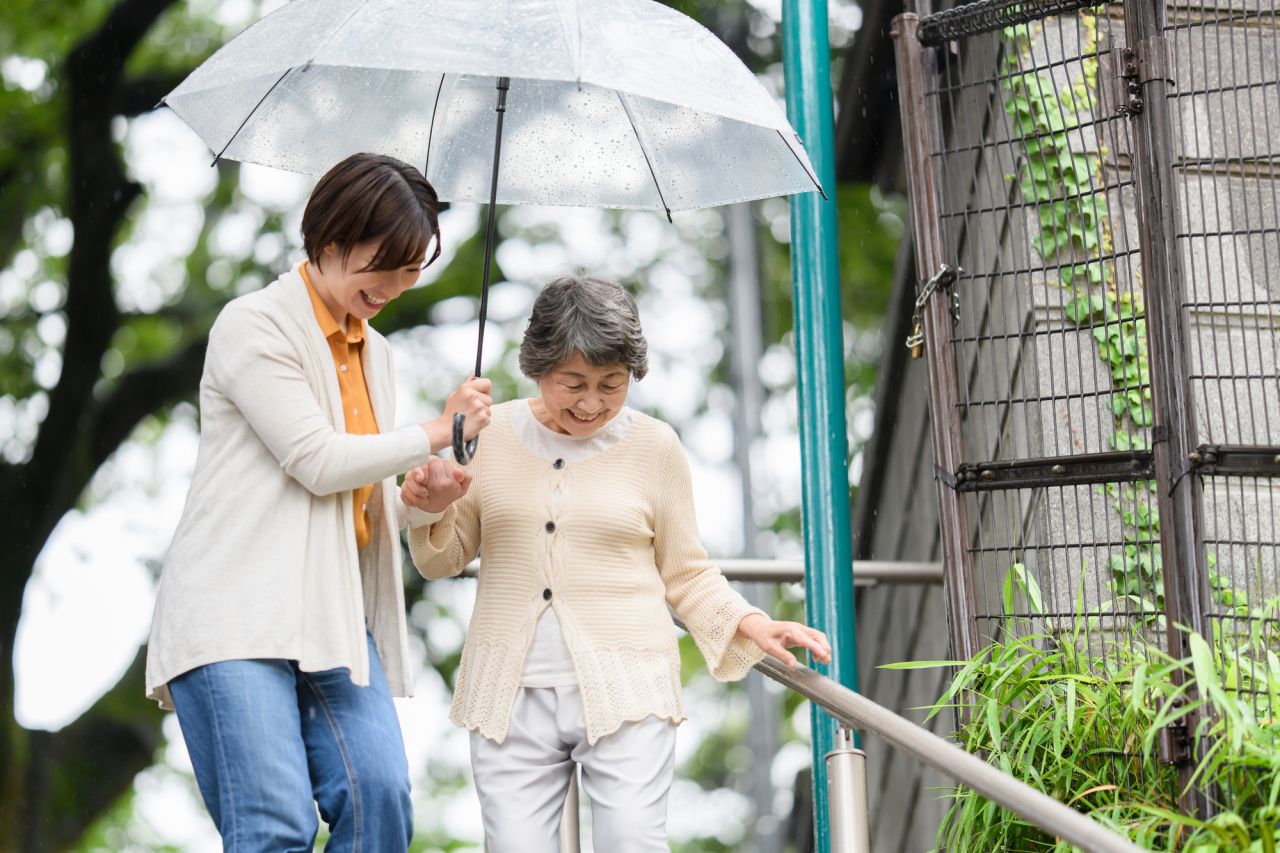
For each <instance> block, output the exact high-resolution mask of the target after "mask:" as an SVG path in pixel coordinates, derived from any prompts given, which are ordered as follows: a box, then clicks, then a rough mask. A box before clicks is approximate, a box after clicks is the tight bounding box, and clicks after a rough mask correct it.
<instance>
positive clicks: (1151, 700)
mask: <svg viewBox="0 0 1280 853" xmlns="http://www.w3.org/2000/svg"><path fill="white" fill-rule="evenodd" d="M1003 589H1004V598H1005V612H1006V614H1008V613H1013V612H1015V611H1017V610H1018V607H1016V605H1017V604H1018V602H1017V601H1016V599H1017V597H1019V596H1020V597H1022V598H1023V599H1025V600H1026V602H1027V604H1028V605H1030V610H1029V611H1022V612H1032V613H1035V612H1037V611H1038V607H1037V605H1036V604H1035V602H1036V600H1037V596H1038V587H1036V585H1035V581H1034V579H1033V578H1032V577H1031V576H1030V575H1029V574H1028V573H1027V572H1026V570H1025V568H1023V567H1022V566H1021V564H1014V566H1013V567H1011V568H1010V570H1009V571H1008V573H1007V574H1006V576H1005V579H1004V586H1003ZM1268 612H1270V611H1268ZM1008 618H1009V619H1012V618H1013V617H1008ZM1097 618H1098V615H1097V614H1086V613H1081V614H1080V615H1079V616H1077V617H1076V619H1075V620H1074V622H1073V624H1072V625H1071V626H1070V627H1069V629H1068V630H1066V631H1061V630H1057V631H1048V630H1022V631H1006V632H1004V633H1003V638H1002V639H1000V640H998V641H997V642H994V643H991V644H990V645H988V646H987V647H986V648H984V649H983V650H982V651H981V652H979V653H978V654H977V655H976V656H975V657H974V658H973V659H972V660H969V661H913V662H909V663H902V664H891V665H889V666H888V667H887V668H889V669H919V668H926V667H953V668H956V670H957V671H956V674H955V676H954V678H953V679H952V681H951V684H950V686H949V687H948V689H947V690H946V692H945V693H944V694H943V695H942V696H941V697H940V698H939V699H938V701H937V702H936V703H934V705H933V706H932V707H931V708H930V709H929V716H930V717H932V716H934V715H936V714H938V713H941V712H943V711H945V710H958V711H960V712H961V717H962V719H964V720H965V721H966V722H965V723H964V724H963V725H962V726H961V728H960V730H959V731H958V732H957V733H956V738H957V740H958V741H959V742H960V745H961V746H963V747H964V748H965V749H966V750H968V751H970V752H973V753H976V754H980V755H983V756H985V757H986V759H987V761H988V762H989V763H991V764H993V765H995V766H997V767H999V768H1000V769H1001V770H1003V771H1004V772H1006V773H1009V774H1011V775H1013V776H1015V777H1016V778H1018V779H1020V780H1022V781H1024V782H1026V783H1028V784H1030V785H1032V786H1034V787H1036V788H1038V789H1040V790H1042V791H1044V792H1045V793H1047V794H1049V795H1050V796H1052V797H1054V798H1055V799H1058V800H1060V801H1062V802H1064V803H1066V804H1068V805H1070V806H1071V807H1072V808H1075V809H1076V810H1078V811H1081V812H1083V813H1085V814H1088V815H1090V816H1091V817H1093V818H1094V819H1096V820H1098V821H1100V822H1102V823H1104V824H1106V825H1108V826H1110V827H1111V828H1112V829H1113V830H1115V831H1116V832H1118V833H1120V834H1123V835H1126V836H1128V837H1129V838H1131V839H1132V840H1133V841H1134V842H1136V843H1138V844H1140V845H1142V846H1144V847H1145V848H1147V849H1150V850H1171V851H1172V850H1176V851H1193V852H1194V853H1228V851H1272V850H1275V839H1276V837H1277V835H1280V833H1277V831H1276V827H1277V825H1280V823H1278V821H1280V722H1277V721H1274V720H1272V719H1270V717H1269V716H1268V714H1269V713H1270V709H1276V708H1280V658H1277V656H1276V655H1275V653H1274V652H1271V651H1269V650H1268V649H1267V648H1266V647H1265V644H1261V645H1259V644H1257V643H1256V641H1255V640H1254V638H1252V637H1250V636H1245V637H1244V638H1243V642H1244V644H1245V645H1243V646H1242V645H1241V643H1242V637H1240V636H1239V635H1237V634H1234V633H1231V632H1225V633H1224V632H1216V633H1215V636H1214V637H1212V638H1205V637H1202V636H1200V635H1199V634H1195V633H1190V634H1189V637H1188V640H1189V647H1190V649H1191V654H1190V656H1189V657H1187V658H1186V659H1183V660H1175V659H1173V658H1170V657H1169V656H1168V655H1166V654H1165V653H1164V652H1163V651H1161V650H1160V649H1158V648H1155V647H1153V646H1150V645H1148V644H1147V643H1146V642H1145V640H1144V639H1143V636H1142V635H1141V633H1140V632H1138V631H1136V630H1135V631H1132V632H1130V633H1129V634H1128V636H1126V637H1124V638H1123V640H1124V641H1123V642H1117V643H1108V644H1107V648H1106V650H1105V653H1101V652H1100V651H1099V650H1098V649H1097V647H1096V644H1095V643H1091V642H1090V639H1091V636H1090V631H1091V629H1092V628H1093V627H1095V620H1096V619H1097ZM1019 621H1032V622H1034V621H1035V620H1026V619H1025V617H1023V618H1022V619H1020V620H1019ZM1020 627H1023V628H1027V627H1031V628H1034V627H1035V626H1034V625H1031V626H1027V625H1023V626H1020ZM1250 644H1253V645H1250ZM1250 649H1251V650H1252V653H1251V654H1250V653H1247V652H1249V650H1250ZM1242 650H1243V651H1245V652H1246V653H1245V654H1242V653H1241V652H1242ZM1233 660H1234V661H1235V663H1234V664H1232V663H1230V662H1231V661H1233ZM1193 697H1194V698H1193ZM1188 720H1198V721H1199V722H1198V724H1197V726H1196V730H1195V731H1194V732H1193V733H1192V734H1193V737H1194V738H1195V740H1196V745H1197V752H1196V753H1195V754H1196V755H1198V756H1200V759H1199V763H1198V764H1197V766H1196V767H1195V769H1194V772H1193V774H1192V781H1191V784H1192V785H1195V786H1197V787H1201V788H1206V789H1210V790H1214V791H1217V792H1218V793H1219V796H1220V798H1221V801H1222V802H1221V805H1222V807H1223V811H1222V812H1220V813H1219V814H1218V815H1216V816H1215V817H1214V818H1213V819H1212V820H1209V821H1202V820H1198V819H1196V818H1194V817H1191V816H1188V815H1186V814H1183V813H1181V812H1180V810H1179V806H1178V796H1179V794H1180V793H1181V791H1180V789H1179V788H1178V778H1177V773H1176V770H1175V768H1174V767H1172V766H1171V765H1168V764H1166V763H1164V762H1163V761H1162V760H1161V759H1160V756H1159V749H1158V744H1159V737H1160V733H1161V732H1162V730H1163V729H1164V728H1165V727H1166V726H1168V725H1169V724H1171V723H1176V722H1178V721H1188ZM948 796H949V798H950V799H951V806H950V808H949V809H948V811H947V814H946V817H945V818H944V820H943V823H942V826H941V828H940V830H939V834H938V846H939V849H943V850H952V851H960V850H965V851H968V850H1002V851H1041V850H1067V849H1070V848H1069V846H1068V845H1066V843H1065V842H1062V841H1060V840H1058V839H1055V838H1053V837H1052V836H1050V835H1047V834H1045V833H1044V832H1042V831H1041V830H1040V829H1039V828H1037V827H1035V826H1034V825H1032V824H1030V823H1029V822H1027V821H1025V820H1024V819H1022V818H1020V817H1018V816H1017V815H1014V814H1013V813H1011V812H1008V811H1006V810H1004V809H1002V808H999V807H998V806H996V805H994V804H993V803H991V802H989V801H987V800H985V799H983V798H982V797H980V796H979V795H978V794H976V793H975V792H973V791H972V790H970V789H968V788H965V787H963V786H960V787H957V788H955V789H953V790H951V791H950V792H949V793H948Z"/></svg>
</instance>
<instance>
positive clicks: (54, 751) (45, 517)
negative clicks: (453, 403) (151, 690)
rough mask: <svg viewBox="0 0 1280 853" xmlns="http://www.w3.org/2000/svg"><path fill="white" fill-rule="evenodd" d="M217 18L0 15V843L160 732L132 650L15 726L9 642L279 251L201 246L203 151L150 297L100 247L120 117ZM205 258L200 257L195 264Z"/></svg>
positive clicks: (411, 300)
mask: <svg viewBox="0 0 1280 853" xmlns="http://www.w3.org/2000/svg"><path fill="white" fill-rule="evenodd" d="M170 7H176V8H173V9H172V10H171V9H170ZM229 35H230V33H227V32H224V31H223V28H222V27H221V26H220V25H218V24H217V23H215V22H214V21H212V20H210V19H209V18H208V17H207V16H200V15H198V14H195V13H193V12H191V11H190V10H189V9H187V8H185V4H177V3H175V2H174V0H116V2H108V0H61V2H48V1H47V0H10V2H9V3H8V5H7V8H6V13H5V22H4V25H3V29H0V58H2V59H3V62H4V69H5V72H6V73H5V85H4V87H3V89H0V112H2V113H3V114H4V115H5V116H6V120H5V122H4V123H3V124H0V270H5V269H10V268H11V267H18V268H20V269H21V270H23V271H24V272H25V273H27V274H25V275H21V276H15V277H14V278H13V279H11V281H15V282H17V283H18V284H19V285H21V286H20V287H18V288H14V289H10V290H6V292H5V293H3V294H0V409H3V410H4V411H5V412H6V413H7V414H8V415H9V416H10V418H11V420H12V422H13V424H14V429H13V431H12V434H9V435H0V506H3V507H4V508H5V511H4V512H3V513H0V537H2V538H3V541H4V542H5V543H6V547H5V548H4V549H3V550H2V551H0V661H2V662H3V666H0V726H2V727H3V730H2V732H0V850H46V849H60V848H63V847H66V846H67V845H68V844H70V843H72V842H74V841H75V840H76V839H77V838H79V837H80V835H81V834H82V833H83V832H84V830H85V829H86V827H88V826H89V825H90V824H91V823H92V822H93V820H94V819H95V817H97V816H98V815H99V814H100V813H101V812H103V811H104V810H105V809H106V808H108V807H109V806H110V805H111V804H112V803H114V802H115V801H116V800H117V799H118V798H119V796H120V795H121V794H122V793H123V792H124V791H126V790H127V789H128V788H129V786H130V784H131V782H132V780H133V778H134V776H135V774H136V773H137V772H138V771H140V770H141V769H143V768H144V767H146V766H148V765H149V764H151V762H152V761H153V758H154V754H155V750H156V747H157V746H158V745H159V743H160V740H161V737H160V728H159V726H160V721H161V719H162V714H161V712H160V711H159V709H158V708H156V707H155V706H154V704H153V703H151V702H149V701H147V700H145V699H144V697H143V689H142V666H143V659H144V656H143V654H142V652H141V651H140V652H139V654H138V656H137V658H136V660H135V661H134V663H133V665H132V666H131V667H130V668H129V670H128V672H127V673H126V674H125V675H124V677H123V678H122V679H121V680H120V682H119V683H118V684H117V685H116V686H115V687H114V688H112V689H111V690H109V691H108V692H107V693H106V694H105V695H103V696H102V697H101V698H100V699H99V700H98V701H97V702H96V703H95V704H94V705H93V706H92V707H91V708H90V709H89V710H88V711H87V712H85V713H84V714H83V715H82V716H81V717H80V718H79V719H77V720H76V721H75V722H73V723H71V724H70V725H68V726H66V727H65V728H63V729H61V730H60V731H57V732H43V731H29V730H27V729H25V728H23V727H22V726H21V725H19V724H18V723H17V722H16V720H15V717H14V692H15V676H14V670H13V651H14V640H15V637H16V634H17V629H18V621H19V618H20V616H21V610H22V601H23V593H24V590H25V588H26V585H27V583H28V581H29V580H30V578H31V576H32V571H33V569H34V566H35V562H36V558H37V557H38V555H39V554H40V552H41V550H42V549H43V548H44V545H45V543H46V542H47V541H48V539H49V536H50V534H51V533H52V531H53V529H54V527H55V526H56V525H57V523H58V521H59V520H60V519H61V518H62V517H63V515H64V514H66V513H67V512H68V510H70V509H72V508H73V507H75V506H76V504H77V502H78V501H80V500H81V496H82V494H83V492H84V490H85V488H86V486H87V485H88V483H89V482H90V480H91V478H92V477H93V475H94V473H95V471H97V469H98V467H99V466H101V465H102V464H103V462H105V461H106V460H107V459H108V457H110V456H111V454H112V453H113V452H114V451H115V450H116V449H117V448H118V447H119V446H120V445H121V443H122V442H123V441H125V439H127V438H128V437H129V436H130V434H131V433H132V432H133V430H134V428H135V427H137V426H138V425H139V424H140V423H141V422H142V421H143V420H144V419H145V418H148V417H150V416H152V415H155V414H157V413H164V412H165V411H166V410H167V409H168V408H169V407H171V406H173V405H174V404H175V403H178V402H181V401H184V400H190V399H192V398H193V397H194V396H195V391H196V388H197V385H198V382H199V378H200V372H201V368H202V364H203V358H204V350H205V343H206V335H207V331H208V328H209V326H210V324H211V323H212V321H213V318H214V316H215V315H216V314H217V311H218V309H219V308H220V307H221V306H222V305H223V304H224V303H225V302H226V300H227V299H229V298H231V297H232V296H234V295H236V287H237V285H240V286H243V285H242V284H241V283H242V282H246V281H248V282H257V283H263V282H266V281H269V280H271V278H273V277H274V276H275V274H276V273H277V272H278V271H279V270H280V269H283V265H284V263H285V262H286V259H285V258H284V257H283V254H284V253H283V249H282V250H281V251H280V252H278V253H277V254H276V255H275V256H270V255H269V256H267V257H263V256H261V255H260V254H258V253H251V255H250V256H249V257H246V258H233V259H230V260H228V259H226V258H215V257H214V253H213V251H212V250H211V248H210V234H211V232H212V231H213V229H214V228H215V226H216V225H217V223H218V222H219V221H220V220H221V219H223V218H224V217H227V216H231V215H234V214H237V213H242V212H243V211H244V209H245V208H246V207H247V206H250V203H249V202H247V201H246V200H245V199H244V197H243V196H242V195H241V194H240V193H239V191H238V188H237V178H238V171H239V170H238V168H237V167H236V165H235V164H223V165H221V166H220V167H219V175H218V183H217V187H216V189H215V190H214V191H213V193H212V194H211V195H210V197H209V199H208V200H207V203H206V208H205V214H204V223H203V226H202V228H201V231H200V235H199V239H198V241H197V244H196V246H195V248H194V250H193V251H192V252H191V253H190V254H189V257H188V258H187V260H186V263H185V269H184V270H182V271H181V275H182V278H183V280H182V281H181V283H180V286H178V287H177V288H176V289H175V293H174V294H173V295H172V296H170V297H169V298H168V299H166V300H165V302H164V304H163V305H162V306H161V307H160V308H158V309H157V310H154V311H133V310H125V309H122V308H121V306H120V301H119V300H118V298H117V297H118V291H119V281H118V273H117V272H116V268H115V267H113V264H112V255H113V252H114V250H115V249H117V248H118V247H119V246H120V245H122V244H123V243H124V242H126V241H127V240H128V238H129V236H130V230H131V228H132V227H133V226H134V224H135V223H136V222H137V220H138V219H139V217H140V215H141V211H142V209H144V208H145V206H146V204H147V200H146V198H145V194H144V190H143V187H142V185H141V184H140V183H139V182H137V181H136V180H134V179H133V178H132V177H131V176H130V175H129V174H128V173H127V170H126V168H125V165H124V163H123V162H122V159H121V151H120V140H121V137H122V136H123V132H122V131H123V126H122V124H121V122H122V120H124V119H128V118H130V117H133V116H136V115H139V114H140V113H142V112H145V111H148V110H150V109H152V108H153V106H154V105H155V104H156V103H157V102H158V101H159V100H160V98H161V97H162V96H163V95H164V94H165V93H166V92H168V91H169V90H170V89H172V88H173V86H175V85H176V84H177V83H178V82H179V81H180V80H181V79H182V77H183V76H185V74H186V73H187V72H189V71H190V69H191V68H193V67H194V66H195V65H196V64H197V63H198V62H199V61H200V60H201V59H203V58H204V56H205V55H207V54H208V53H209V52H211V51H212V50H213V49H214V48H215V47H216V46H217V45H218V44H219V43H221V42H222V41H223V40H224V39H225V38H227V37H228V36H229ZM11 78H12V79H11ZM257 217H258V219H259V220H260V221H261V222H262V224H261V226H260V228H259V232H260V233H271V232H279V231H280V230H281V228H282V216H281V215H280V214H278V213H271V212H258V213H257ZM59 226H62V227H63V228H64V230H68V231H69V232H70V233H71V234H73V235H74V237H73V239H72V240H71V241H70V245H69V247H66V248H58V247H57V246H53V247H50V246H49V245H47V244H48V243H56V242H57V241H55V240H49V239H47V238H48V236H49V234H50V233H51V232H52V231H54V230H57V227H59ZM280 245H281V246H282V247H283V246H284V245H285V241H280ZM480 255H481V249H480V246H479V245H477V244H475V242H474V241H472V244H471V245H468V246H464V247H461V249H460V251H459V252H458V255H457V256H456V257H455V259H454V262H453V264H452V265H451V267H450V269H449V270H446V271H445V273H444V274H443V275H442V277H441V279H440V280H439V281H438V282H437V284H436V286H434V287H432V288H430V289H418V290H415V291H413V292H412V293H411V294H409V295H406V297H405V298H403V299H401V300H400V301H399V302H398V303H397V304H396V305H395V306H394V308H393V309H392V310H388V311H387V312H384V313H385V316H384V317H383V318H381V319H380V321H379V323H378V326H379V328H380V330H382V331H383V332H386V333H390V332H392V331H395V330H396V329H399V328H405V327H407V326H410V325H416V324H418V323H419V322H421V320H422V318H423V317H424V316H426V314H427V311H428V309H429V307H430V305H431V304H432V303H434V302H436V301H438V300H440V299H444V298H448V297H449V296H454V295H457V294H459V293H461V292H463V291H464V290H467V289H474V287H475V285H474V282H475V280H476V276H475V275H474V271H475V270H476V268H477V266H478V263H479V258H480ZM215 262H219V263H221V264H222V265H223V266H222V268H221V270H220V273H219V274H218V275H217V276H211V275H207V274H206V273H207V272H208V271H209V270H210V266H211V264H214V263H215ZM211 279H214V280H211ZM86 641H88V638H86Z"/></svg>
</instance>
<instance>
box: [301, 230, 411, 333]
mask: <svg viewBox="0 0 1280 853" xmlns="http://www.w3.org/2000/svg"><path fill="white" fill-rule="evenodd" d="M378 246H379V244H378V243H377V242H376V241H371V242H367V243H357V244H356V245H355V246H353V247H352V248H351V254H350V255H348V256H347V258H346V262H345V263H343V258H342V252H341V251H339V249H338V247H337V246H336V245H334V244H332V243H331V244H329V245H328V246H325V247H324V250H323V251H322V252H321V254H322V256H323V261H322V265H310V266H309V269H308V272H310V274H311V280H312V284H313V285H314V286H315V288H316V293H317V294H318V295H319V296H320V300H321V301H322V302H324V304H325V307H326V308H328V309H329V313H330V314H332V315H333V318H334V319H335V320H337V321H338V322H339V323H342V322H343V321H344V320H346V318H347V315H348V314H349V315H351V316H352V317H356V318H358V319H361V320H371V319H373V318H374V317H375V316H377V314H378V312H379V311H381V310H382V308H383V306H385V305H386V304H387V303H389V302H390V301H391V300H393V299H395V298H396V297H397V296H399V295H400V294H402V293H404V292H405V291H406V290H408V289H409V288H411V287H413V286H414V285H415V284H416V283H417V281H418V278H419V276H421V275H422V260H423V259H421V258H419V259H418V260H417V261H416V262H414V263H411V264H409V265H407V266H403V267H396V268H395V269H389V270H369V269H366V267H368V266H369V263H370V261H372V260H373V258H374V257H375V256H376V255H377V252H378Z"/></svg>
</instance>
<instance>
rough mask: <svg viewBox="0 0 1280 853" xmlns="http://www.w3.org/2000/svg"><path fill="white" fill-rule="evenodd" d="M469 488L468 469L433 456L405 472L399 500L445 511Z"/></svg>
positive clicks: (426, 509)
mask: <svg viewBox="0 0 1280 853" xmlns="http://www.w3.org/2000/svg"><path fill="white" fill-rule="evenodd" d="M470 488H471V472H470V471H469V470H467V469H466V468H463V467H462V466H461V465H459V464H458V463H456V462H454V461H453V460H452V459H441V458H440V457H438V456H435V457H432V458H431V459H430V460H429V461H428V462H427V464H426V465H423V466H421V467H419V468H414V469H413V470H412V471H410V472H409V473H408V474H405V475H404V483H403V484H401V486H400V500H402V501H404V503H405V505H406V506H413V507H417V508H418V509H420V510H422V511H423V512H444V511H445V510H446V509H447V508H448V507H449V504H451V503H453V502H454V501H456V500H457V499H458V498H460V497H462V496H463V495H465V494H466V493H467V490H468V489H470Z"/></svg>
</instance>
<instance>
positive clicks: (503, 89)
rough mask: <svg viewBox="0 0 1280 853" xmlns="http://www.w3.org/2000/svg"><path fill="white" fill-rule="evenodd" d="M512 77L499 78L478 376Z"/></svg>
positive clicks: (477, 362)
mask: <svg viewBox="0 0 1280 853" xmlns="http://www.w3.org/2000/svg"><path fill="white" fill-rule="evenodd" d="M509 88H511V78H510V77H499V78H498V106H497V112H498V122H497V125H496V126H495V127H494V131H493V177H492V179H491V180H490V182H489V222H488V225H487V226H486V227H485V236H484V281H483V282H482V283H481V286H480V330H479V333H478V334H477V335H476V376H479V375H480V360H481V356H482V355H483V354H484V323H485V317H486V316H488V313H489V262H490V259H491V258H492V256H493V240H494V231H495V229H496V227H497V222H496V220H497V210H498V205H497V200H498V167H499V165H500V163H501V161H502V118H503V116H504V115H505V114H506V112H507V90H508V89H509Z"/></svg>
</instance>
